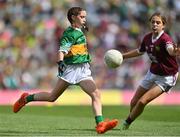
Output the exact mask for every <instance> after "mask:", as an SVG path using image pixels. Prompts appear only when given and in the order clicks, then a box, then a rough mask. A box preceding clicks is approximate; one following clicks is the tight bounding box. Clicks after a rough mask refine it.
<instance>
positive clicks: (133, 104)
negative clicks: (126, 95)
mask: <svg viewBox="0 0 180 137" xmlns="http://www.w3.org/2000/svg"><path fill="white" fill-rule="evenodd" d="M137 102H138V100H136V99H132V100H131V102H130V106H131V107H134V106H135V105H136V103H137Z"/></svg>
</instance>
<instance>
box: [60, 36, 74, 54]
mask: <svg viewBox="0 0 180 137" xmlns="http://www.w3.org/2000/svg"><path fill="white" fill-rule="evenodd" d="M59 44H60V45H59V51H62V52H64V53H66V54H67V53H68V52H69V50H70V48H71V46H72V45H73V44H74V38H73V37H71V36H63V37H62V38H61V39H60V43H59Z"/></svg>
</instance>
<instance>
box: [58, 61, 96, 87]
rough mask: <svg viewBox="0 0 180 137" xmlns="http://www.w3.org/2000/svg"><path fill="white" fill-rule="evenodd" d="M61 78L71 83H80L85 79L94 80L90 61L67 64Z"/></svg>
mask: <svg viewBox="0 0 180 137" xmlns="http://www.w3.org/2000/svg"><path fill="white" fill-rule="evenodd" d="M59 78H61V79H63V80H64V81H66V82H68V83H70V84H78V83H79V82H81V81H83V80H93V78H92V76H91V70H90V65H89V63H83V64H74V65H67V67H66V69H65V71H64V72H63V74H62V76H60V77H59Z"/></svg>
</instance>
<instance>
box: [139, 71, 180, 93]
mask: <svg viewBox="0 0 180 137" xmlns="http://www.w3.org/2000/svg"><path fill="white" fill-rule="evenodd" d="M177 77H178V72H177V73H176V74H175V75H170V76H159V75H155V74H153V73H151V72H150V71H148V72H147V74H146V75H145V78H144V79H143V80H142V82H141V84H140V86H142V87H143V88H145V89H150V88H151V87H152V86H153V85H154V84H156V85H158V86H159V87H160V88H161V89H162V91H164V92H168V91H170V89H171V88H172V87H173V86H174V85H175V84H176V81H177Z"/></svg>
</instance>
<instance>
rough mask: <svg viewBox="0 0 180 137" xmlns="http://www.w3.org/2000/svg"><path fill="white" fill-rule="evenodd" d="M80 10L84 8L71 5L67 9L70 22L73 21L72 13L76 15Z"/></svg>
mask: <svg viewBox="0 0 180 137" xmlns="http://www.w3.org/2000/svg"><path fill="white" fill-rule="evenodd" d="M81 11H85V10H84V9H83V8H81V7H72V8H70V9H69V10H68V13H67V18H68V20H69V22H70V23H71V24H72V23H73V20H72V15H74V16H78V15H79V13H80V12H81Z"/></svg>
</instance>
